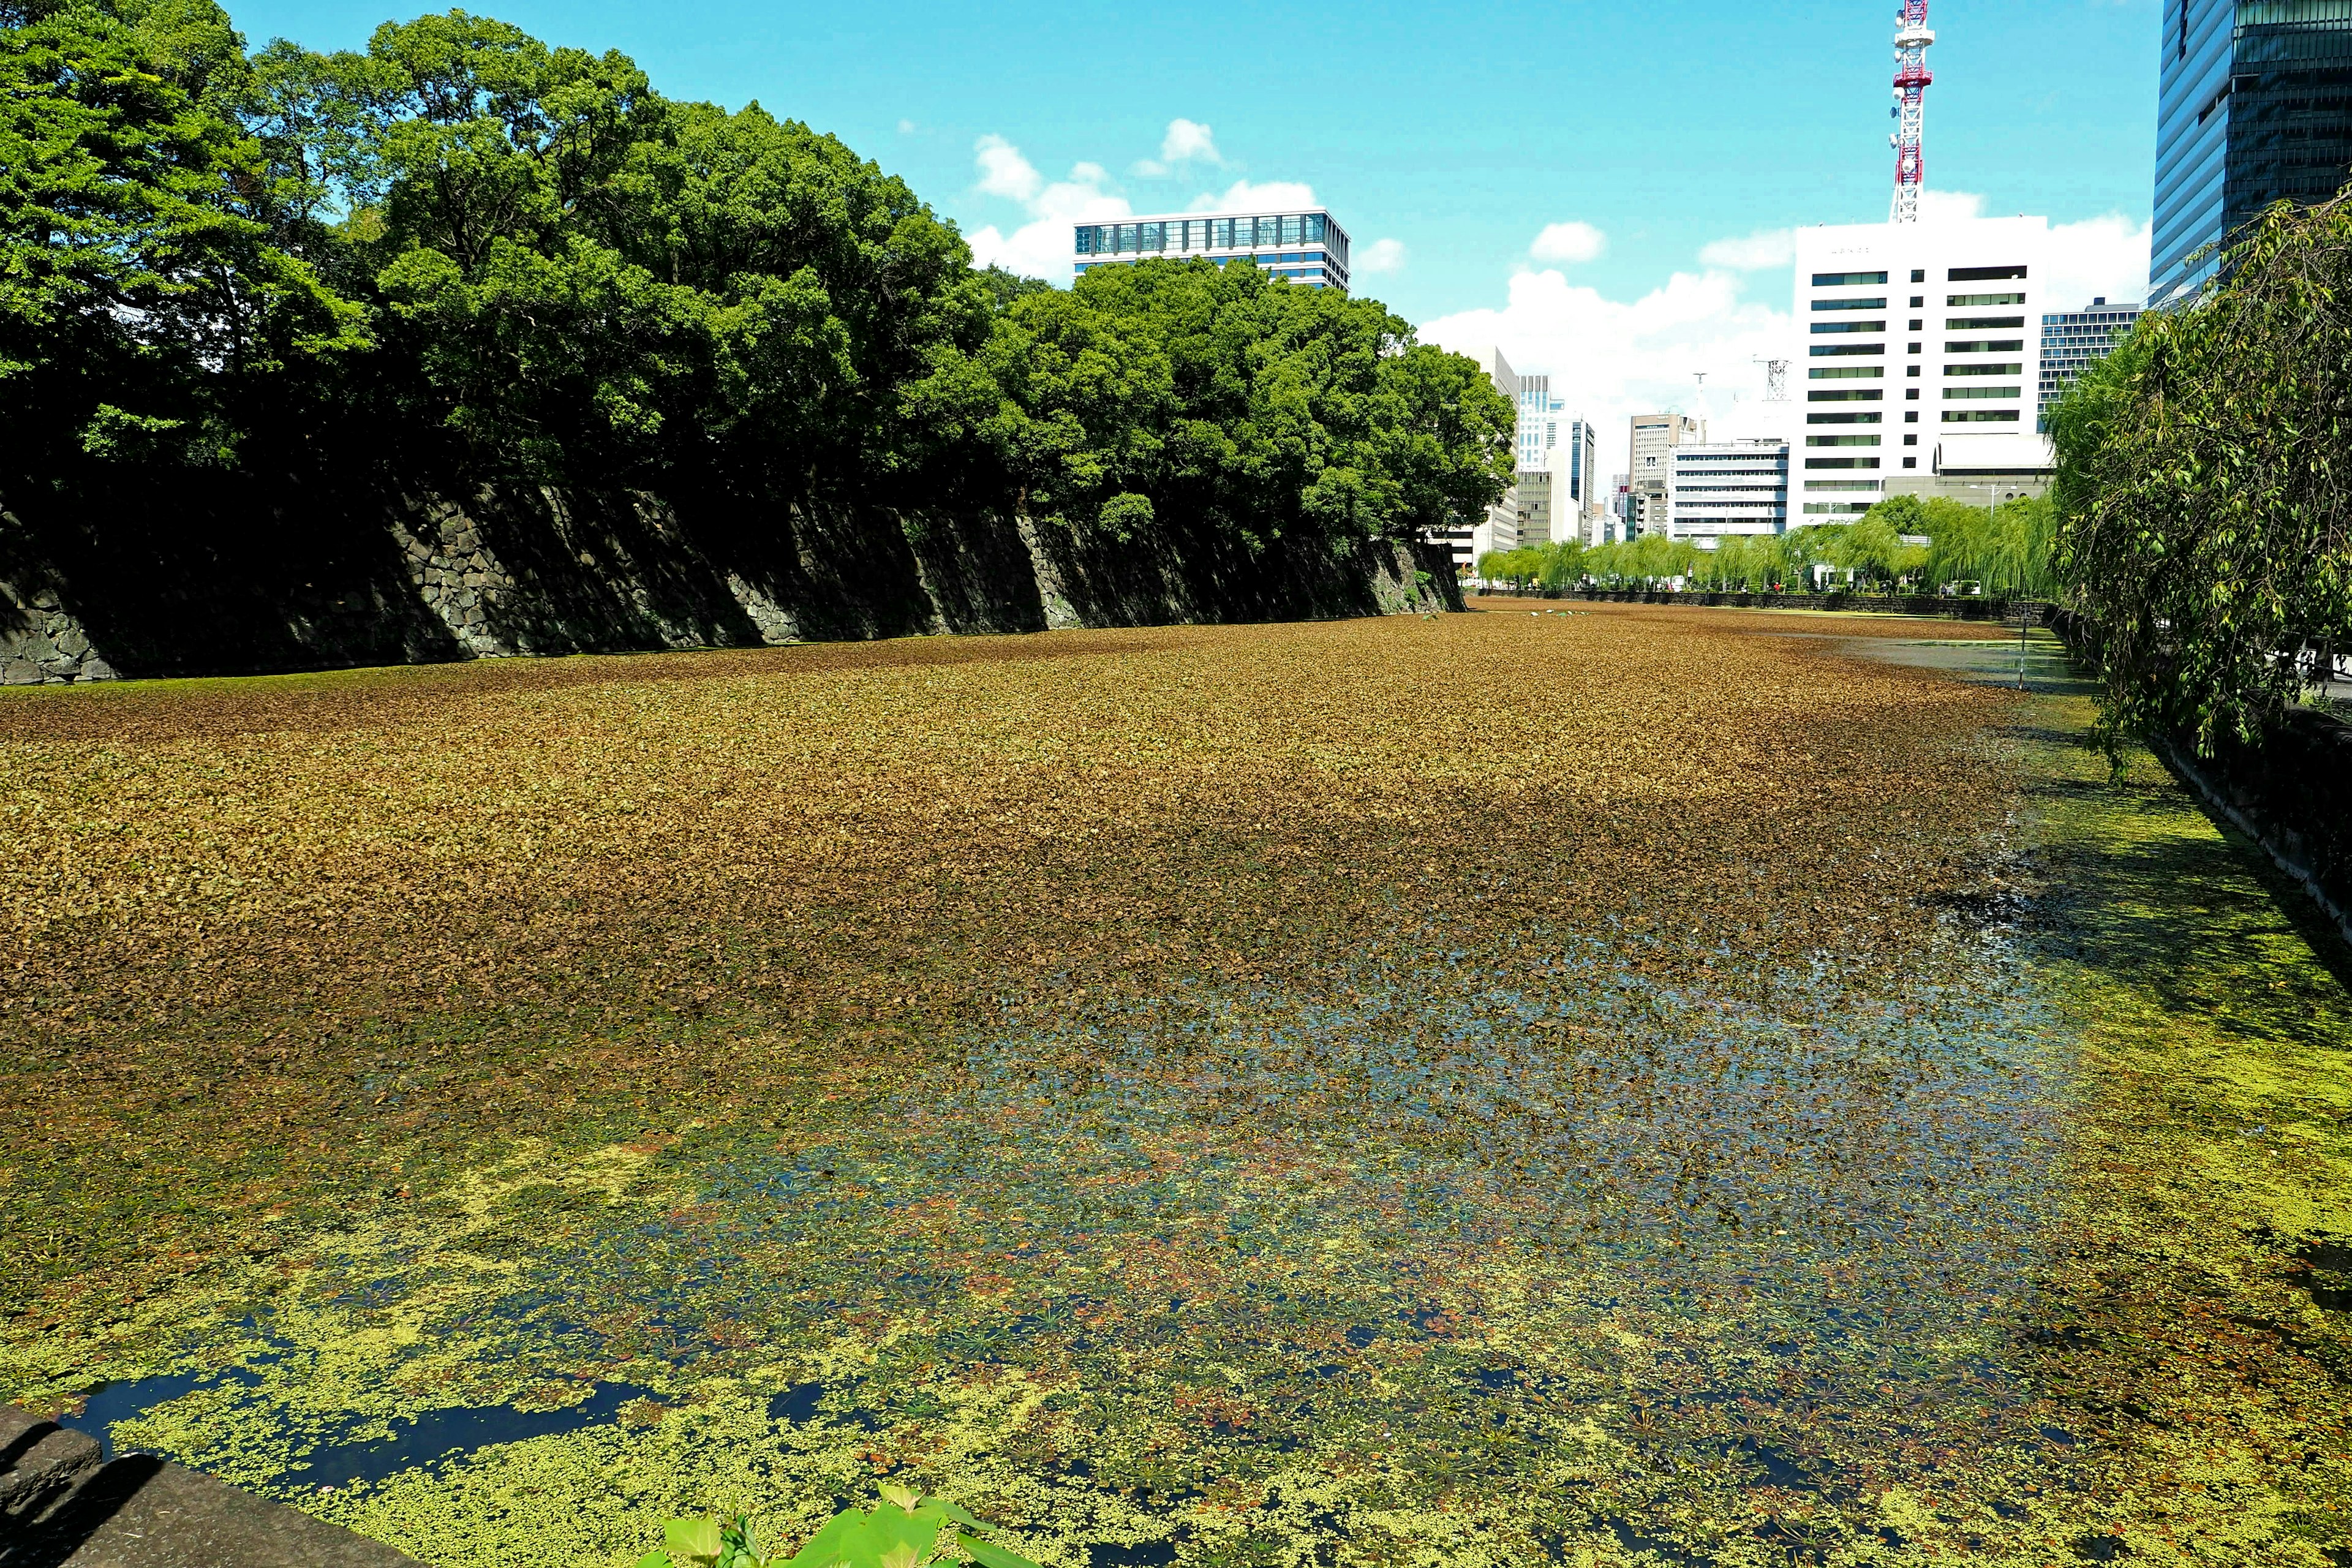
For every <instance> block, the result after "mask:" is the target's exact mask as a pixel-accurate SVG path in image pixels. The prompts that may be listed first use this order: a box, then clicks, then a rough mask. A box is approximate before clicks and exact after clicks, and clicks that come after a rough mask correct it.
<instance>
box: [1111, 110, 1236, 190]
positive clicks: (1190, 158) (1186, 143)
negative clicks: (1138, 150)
mask: <svg viewBox="0 0 2352 1568" xmlns="http://www.w3.org/2000/svg"><path fill="white" fill-rule="evenodd" d="M1194 163H1213V164H1215V165H1216V166H1217V167H1219V168H1223V167H1224V163H1225V156H1224V154H1223V153H1220V152H1218V151H1217V140H1216V137H1215V136H1214V135H1213V133H1212V132H1210V130H1209V128H1208V127H1207V126H1205V125H1203V124H1202V123H1201V122H1200V121H1197V120H1183V119H1177V120H1171V121H1169V122H1168V134H1166V135H1165V136H1162V137H1161V138H1160V156H1159V157H1157V158H1143V159H1139V160H1138V161H1137V162H1136V163H1132V164H1130V165H1129V167H1128V173H1129V174H1137V175H1140V176H1142V177H1144V178H1146V179H1159V178H1161V177H1162V176H1165V175H1168V174H1173V173H1175V172H1176V171H1177V170H1179V169H1184V168H1189V167H1191V166H1192V164H1194Z"/></svg>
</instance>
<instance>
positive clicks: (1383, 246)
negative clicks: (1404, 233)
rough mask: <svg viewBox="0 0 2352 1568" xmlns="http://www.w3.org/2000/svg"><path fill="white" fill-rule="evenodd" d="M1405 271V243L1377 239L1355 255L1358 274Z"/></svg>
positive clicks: (1399, 240)
mask: <svg viewBox="0 0 2352 1568" xmlns="http://www.w3.org/2000/svg"><path fill="white" fill-rule="evenodd" d="M1403 269H1404V241H1403V240H1401V239H1376V240H1374V241H1372V243H1371V244H1370V245H1368V246H1366V247H1363V248H1362V249H1361V250H1359V251H1357V252H1356V254H1355V270H1356V271H1358V272H1365V273H1370V272H1401V271H1402V270H1403Z"/></svg>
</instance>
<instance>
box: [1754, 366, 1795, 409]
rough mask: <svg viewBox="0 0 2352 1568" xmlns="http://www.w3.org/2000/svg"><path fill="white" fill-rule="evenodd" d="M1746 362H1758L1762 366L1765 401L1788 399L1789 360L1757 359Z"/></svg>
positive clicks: (1786, 400) (1775, 401)
mask: <svg viewBox="0 0 2352 1568" xmlns="http://www.w3.org/2000/svg"><path fill="white" fill-rule="evenodd" d="M1748 363H1751V364H1760V365H1762V366H1763V367H1764V401H1765V402H1767V403H1786V402H1788V401H1789V362H1788V361H1787V360H1784V359H1759V360H1751V361H1749V362H1748Z"/></svg>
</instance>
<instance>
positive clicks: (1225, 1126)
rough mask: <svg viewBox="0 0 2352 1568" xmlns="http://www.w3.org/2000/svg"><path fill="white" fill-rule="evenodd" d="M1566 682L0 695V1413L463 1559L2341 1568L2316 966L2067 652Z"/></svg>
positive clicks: (860, 661) (971, 654) (886, 651)
mask: <svg viewBox="0 0 2352 1568" xmlns="http://www.w3.org/2000/svg"><path fill="white" fill-rule="evenodd" d="M1574 610H1575V613H1572V614H1570V613H1561V610H1560V607H1559V606H1556V605H1555V606H1547V607H1544V608H1541V609H1539V610H1538V612H1537V613H1533V614H1530V613H1528V610H1527V609H1526V607H1525V606H1523V605H1507V604H1503V603H1499V602H1497V603H1493V604H1491V605H1490V606H1489V608H1488V609H1487V611H1486V613H1483V614H1478V615H1474V616H1457V617H1450V618H1445V619H1438V620H1422V619H1415V618H1402V619H1395V620H1390V621H1380V622H1352V623H1340V624H1331V625H1318V626H1260V627H1240V628H1215V629H1208V628H1203V629H1191V630H1181V631H1144V632H1132V633H1077V634H1053V635H1049V636H1045V637H1026V638H1003V639H990V640H987V641H972V642H956V643H947V642H938V641H927V642H914V643H903V644H890V645H883V646H880V647H811V648H796V649H782V650H772V651H767V652H761V653H751V654H711V655H684V656H665V657H659V658H641V659H640V658H629V659H596V660H576V661H551V662H549V663H545V664H536V665H528V666H526V665H509V666H496V667H492V666H477V667H470V668H457V669H436V670H402V671H387V672H361V673H355V674H351V675H339V676H320V677H305V678H299V679H282V680H261V681H247V682H205V683H176V684H172V685H157V686H147V687H126V688H124V689H120V690H116V691H104V692H92V691H71V692H37V693H31V694H23V695H20V694H17V693H8V694H5V695H6V696H7V697H8V699H9V700H7V701H5V703H0V745H5V748H6V750H7V752H8V757H9V764H10V767H11V772H12V776H13V777H14V778H16V780H17V781H18V787H17V788H16V792H15V793H14V794H13V795H12V796H11V798H10V800H9V803H8V804H7V805H6V806H5V813H6V815H5V817H0V831H5V835H6V838H7V842H6V845H5V847H6V849H7V851H8V854H7V865H8V867H9V869H8V870H7V871H6V872H5V877H6V878H7V879H8V882H7V889H6V897H7V899H8V914H9V916H10V918H11V920H12V921H13V922H14V925H15V934H16V941H17V943H18V952H19V962H18V964H17V969H16V973H18V974H19V975H20V976H23V977H25V984H22V985H21V986H20V987H19V988H18V990H17V992H16V994H15V995H14V996H13V997H12V998H11V1000H10V1001H9V1002H8V1004H7V1009H6V1012H5V1015H0V1016H5V1029H6V1031H7V1034H8V1036H9V1042H8V1059H9V1060H10V1061H11V1062H12V1063H14V1064H16V1065H15V1066H13V1067H12V1068H11V1069H10V1070H11V1072H12V1074H13V1075H14V1077H15V1081H14V1082H13V1083H12V1085H11V1086H10V1092H9V1094H8V1095H7V1096H6V1097H5V1107H0V1193H5V1195H6V1198H7V1202H8V1210H7V1212H8V1215H9V1217H8V1219H7V1221H6V1228H5V1236H0V1246H5V1248H6V1249H7V1256H6V1257H5V1259H0V1263H5V1268H0V1272H5V1276H6V1278H7V1279H8V1280H9V1283H8V1285H7V1286H6V1287H5V1289H6V1290H7V1291H8V1296H7V1299H6V1310H7V1312H8V1314H9V1315H8V1316H7V1317H6V1318H5V1321H0V1394H5V1395H6V1396H7V1397H10V1398H13V1399H15V1400H17V1401H18V1402H22V1403H27V1404H30V1405H37V1406H43V1407H47V1408H53V1409H58V1410H60V1411H65V1412H68V1413H69V1414H70V1415H71V1416H72V1418H73V1419H74V1420H76V1421H78V1422H79V1423H80V1424H82V1425H84V1426H88V1427H90V1428H91V1429H94V1430H100V1431H103V1432H105V1433H106V1434H107V1435H108V1436H109V1437H110V1440H111V1441H112V1442H113V1443H115V1444H116V1445H118V1446H122V1447H144V1448H152V1449H154V1450H157V1451H161V1452H164V1453H168V1454H171V1455H173V1456H174V1457H176V1458H183V1459H185V1460H186V1461H188V1462H190V1463H193V1464H196V1465H199V1466H202V1467H205V1468H210V1469H213V1470H215V1471H217V1472H218V1473H220V1474H223V1475H225V1476H226V1477H228V1478H230V1479H233V1480H236V1481H237V1482H239V1483H240V1484H243V1485H247V1486H250V1487H253V1488H255V1489H259V1490H263V1491H266V1492H269V1493H271V1494H273V1495H278V1496H281V1497H284V1498H287V1499H289V1500H292V1501H295V1502H296V1503H298V1504H299V1506H301V1507H303V1508H306V1509H309V1510H312V1511H314V1512H317V1513H319V1514H320V1515H322V1516H324V1517H327V1518H331V1519H334V1520H337V1521H341V1522H344V1523H347V1524H350V1525H351V1526H352V1527H353V1528H355V1529H358V1530H361V1531H364V1532H366V1533H368V1534H371V1535H374V1536H377V1537H380V1538H382V1539H383V1540H386V1541H389V1542H394V1543H395V1544H397V1545H400V1546H401V1547H403V1548H404V1549H405V1550H408V1551H410V1552H415V1554H417V1555H419V1556H420V1557H423V1558H425V1559H426V1560H428V1561H431V1562H435V1563H448V1564H453V1565H456V1564H474V1563H481V1564H489V1563H501V1564H503V1563H551V1564H553V1563H562V1564H567V1565H568V1564H572V1563H582V1562H611V1563H622V1562H625V1561H630V1560H633V1559H634V1558H635V1555H636V1554H637V1553H638V1552H642V1551H644V1550H645V1549H646V1547H648V1546H650V1545H652V1544H654V1543H655V1542H656V1540H657V1538H658V1534H659V1521H660V1520H661V1519H662V1518H664V1517H665V1516H667V1515H671V1514H677V1513H687V1512H712V1511H718V1510H722V1509H726V1510H732V1509H736V1508H741V1509H747V1510H751V1512H752V1513H754V1515H755V1516H757V1517H758V1519H759V1520H760V1521H761V1526H762V1531H763V1534H764V1535H766V1536H767V1537H770V1538H772V1539H776V1540H780V1541H783V1542H791V1541H792V1540H793V1539H795V1538H796V1537H797V1536H798V1535H802V1534H805V1533H806V1532H807V1531H809V1530H810V1529H813V1528H814V1524H815V1523H816V1522H817V1521H821V1520H822V1519H824V1518H825V1517H826V1516H828V1515H830V1514H831V1513H832V1512H833V1511H834V1510H835V1509H836V1508H838V1507H840V1506H842V1505H844V1504H845V1503H847V1502H851V1501H857V1500H865V1499H867V1498H870V1496H871V1495H872V1491H873V1488H874V1487H875V1485H876V1484H877V1482H878V1481H882V1480H898V1481H903V1482H906V1483H908V1484H910V1485H914V1486H917V1487H919V1488H921V1489H928V1490H936V1491H940V1492H942V1493H944V1494H946V1495H948V1496H950V1497H953V1498H955V1499H957V1500H960V1501H961V1502H962V1503H964V1504H965V1505H966V1506H967V1507H970V1508H971V1509H972V1510H974V1511H975V1512H977V1513H979V1514H981V1515H982V1516H983V1517H985V1518H988V1519H990V1520H992V1521H995V1522H997V1523H999V1524H1001V1525H1003V1526H1005V1527H1007V1531H1006V1533H1005V1535H1004V1536H1003V1539H1005V1540H1006V1541H1008V1542H1017V1543H1018V1544H1019V1547H1020V1549H1021V1550H1023V1551H1024V1552H1027V1553H1029V1554H1030V1555H1032V1556H1034V1557H1036V1558H1037V1559H1038V1560H1039V1561H1041V1562H1045V1563H1053V1564H1079V1563H1094V1564H1115V1563H1237V1564H1238V1563H1519V1562H1528V1561H1562V1562H1570V1563H1612V1564H1613V1563H1628V1564H1630V1563H1722V1564H1751V1563H1752V1564H1766V1563H1769V1564H1781V1563H1822V1564H1829V1563H1839V1564H1843V1563H1899V1562H1913V1561H1920V1562H1925V1561H1930V1560H1935V1561H1965V1562H1971V1563H2020V1564H2024V1563H2035V1564H2042V1563H2052V1562H2064V1561H2082V1560H2090V1561H2108V1560H2122V1559H2125V1558H2126V1557H2127V1558H2128V1559H2129V1560H2133V1561H2140V1560H2155V1561H2186V1562H2206V1563H2251V1562H2263V1563H2307V1564H2313V1565H2318V1564H2325V1563H2341V1562H2343V1561H2345V1560H2346V1553H2347V1552H2352V1514H2348V1513H2347V1504H2352V1460H2347V1454H2352V1444H2347V1441H2346V1434H2345V1429H2344V1428H2345V1421H2346V1416H2347V1405H2352V1400H2347V1377H2348V1376H2352V1334H2347V1329H2346V1320H2345V1312H2344V1309H2345V1307H2346V1306H2347V1305H2352V1279H2347V1278H2346V1276H2345V1274H2344V1270H2345V1269H2346V1268H2347V1265H2352V1255H2347V1252H2346V1247H2347V1242H2352V1214H2347V1194H2352V1172H2347V1153H2352V1125H2347V1117H2352V1073H2347V1060H2346V1053H2345V1042H2346V1041H2347V1039H2352V1002H2347V997H2346V994H2345V992H2344V989H2343V986H2342V984H2341V982H2340V978H2339V976H2340V975H2341V974H2342V973H2344V968H2343V960H2342V953H2341V950H2340V948H2338V947H2336V946H2333V945H2331V944H2330V939H2328V938H2327V937H2326V933H2325V932H2324V931H2321V930H2320V928H2319V927H2318V925H2317V924H2316V922H2315V921H2314V920H2313V919H2312V917H2311V916H2310V915H2309V913H2308V911H2307V910H2306V908H2305V906H2303V905H2301V904H2299V903H2298V902H2296V901H2295V900H2293V899H2291V898H2287V897H2284V895H2283V894H2282V892H2281V889H2279V888H2278V887H2277V886H2275V885H2274V884H2273V880H2272V879H2270V878H2269V876H2268V875H2267V873H2266V872H2265V871H2264V869H2263V868H2262V867H2261V866H2260V865H2259V864H2258V863H2257V862H2256V861H2255V860H2253V859H2252V858H2249V857H2248V855H2247V854H2246V853H2245V852H2244V851H2243V850H2242V847H2238V846H2234V845H2232V844H2231V843H2230V842H2228V841H2226V840H2225V839H2224V838H2223V837H2221V836H2220V835H2219V834H2218V833H2217V832H2216V830H2215V829H2214V828H2213V826H2211V824H2210V821H2209V820H2208V819H2207V818H2206V817H2205V816H2203V815H2202V814H2201V813H2200V812H2199V811H2198V810H2197V809H2196V808H2195V807H2194V806H2193V805H2192V804H2191V803H2190V802H2189V800H2188V799H2187V798H2186V797H2184V796H2183V795H2181V794H2180V793H2179V791H2178V789H2177V788H2176V787H2175V786H2174V785H2173V784H2171V782H2170V781H2169V780H2168V778H2167V777H2165V776H2164V775H2163V774H2162V773H2160V772H2159V771H2158V770H2157V769H2155V768H2154V767H2153V765H2152V764H2149V763H2147V762H2146V760H2145V759H2141V760H2139V761H2138V762H2137V763H2136V764H2135V765H2134V767H2133V769H2132V770H2131V771H2129V772H2128V773H2126V776H2125V777H2124V778H2122V779H2121V780H2120V781H2118V780H2114V779H2111V778H2110V776H2109V773H2108V769H2107V764H2106V763H2105V760H2104V759H2103V758H2101V757H2099V756H2098V755H2097V754H2096V753H2095V752H2092V751H2090V750H2088V749H2087V748H2086V747H2085V746H2084V744H2083V742H2082V739H2081V736H2082V731H2083V730H2084V726H2085V725H2086V723H2087V721H2088V718H2089V710H2088V707H2087V703H2086V702H2085V700H2084V698H2083V696H2082V695H2081V693H2080V692H2079V691H2078V690H2077V689H2075V688H2074V685H2073V683H2072V682H2071V681H2070V680H2069V679H2067V678H2066V675H2065V671H2064V668H2063V661H2060V660H2057V659H2056V658H2054V655H2053V653H2052V652H2051V650H2049V649H2048V648H2046V647H2036V648H2034V649H2032V650H2031V652H2030V657H2029V659H2028V664H2029V669H2028V673H2029V676H2030V678H2031V679H2030V680H2029V684H2030V685H2031V686H2032V689H2031V690H2027V691H2017V690H2013V689H2007V688H2006V687H2005V686H2004V685H2002V684H2001V682H2002V681H2003V680H2005V679H2013V677H2014V674H2015V669H2016V663H2017V658H2018V655H2017V650H2016V647H2015V645H2014V643H2013V642H2011V641H2003V640H2001V634H2000V630H1999V628H1986V629H1985V631H1984V632H1983V633H1982V635H1980V636H1979V635H1972V634H1971V633H1970V631H1969V629H1968V628H1958V629H1954V628H1950V627H1940V628H1937V627H1928V628H1923V626H1922V624H1921V623H1917V622H1904V621H1896V620H1892V619H1880V618H1876V617H1860V616H1837V617H1826V616H1783V615H1772V614H1748V613H1739V612H1720V613H1713V612H1698V611H1689V610H1683V609H1647V608H1643V607H1639V606H1616V605H1593V606H1581V605H1579V606H1574ZM2331 966H2333V968H2332V970H2331Z"/></svg>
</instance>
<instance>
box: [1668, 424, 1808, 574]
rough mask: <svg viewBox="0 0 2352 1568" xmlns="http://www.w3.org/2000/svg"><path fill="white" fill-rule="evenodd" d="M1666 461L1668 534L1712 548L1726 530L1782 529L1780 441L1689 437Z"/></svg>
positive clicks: (1785, 501)
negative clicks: (1668, 468) (1669, 490)
mask: <svg viewBox="0 0 2352 1568" xmlns="http://www.w3.org/2000/svg"><path fill="white" fill-rule="evenodd" d="M1669 462H1670V465H1671V473H1672V477H1671V479H1670V483H1671V485H1672V487H1673V490H1672V493H1673V500H1672V502H1671V503H1670V504H1669V506H1668V508H1667V523H1666V531H1667V532H1668V533H1669V534H1671V535H1672V536H1673V537H1674V538H1676V539H1687V540H1689V541H1691V542H1693V543H1695V544H1696V545H1697V546H1698V547H1699V548H1700V549H1702V550H1712V549H1714V548H1715V547H1716V546H1717V544H1718V543H1720V542H1722V541H1723V539H1724V537H1725V536H1726V535H1728V534H1753V533H1782V532H1786V531H1787V530H1788V527H1789V443H1787V442H1786V441H1771V440H1750V441H1714V442H1694V443H1691V444H1689V445H1685V446H1679V447H1675V448H1674V450H1673V453H1672V456H1671V458H1670V459H1669Z"/></svg>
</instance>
